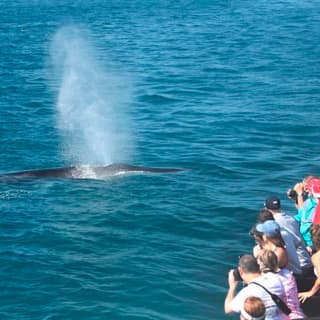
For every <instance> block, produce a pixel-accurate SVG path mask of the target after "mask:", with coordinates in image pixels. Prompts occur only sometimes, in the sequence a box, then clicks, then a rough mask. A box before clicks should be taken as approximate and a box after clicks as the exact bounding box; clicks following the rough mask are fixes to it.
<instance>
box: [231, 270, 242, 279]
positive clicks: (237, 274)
mask: <svg viewBox="0 0 320 320" xmlns="http://www.w3.org/2000/svg"><path fill="white" fill-rule="evenodd" d="M233 277H234V280H236V281H243V279H242V277H241V275H240V272H239V270H238V269H233Z"/></svg>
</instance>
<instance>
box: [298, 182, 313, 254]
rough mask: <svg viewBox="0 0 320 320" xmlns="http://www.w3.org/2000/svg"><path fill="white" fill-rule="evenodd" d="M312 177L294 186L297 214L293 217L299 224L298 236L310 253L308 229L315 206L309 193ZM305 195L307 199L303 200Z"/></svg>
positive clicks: (309, 233)
mask: <svg viewBox="0 0 320 320" xmlns="http://www.w3.org/2000/svg"><path fill="white" fill-rule="evenodd" d="M313 179H314V177H313V176H306V177H305V178H304V179H303V181H302V182H300V183H297V184H296V185H295V186H294V191H295V192H296V196H297V201H296V207H297V209H298V212H297V214H296V215H294V219H295V220H296V221H297V222H298V223H299V230H300V234H301V236H302V238H303V240H304V241H305V243H306V245H307V250H308V252H309V253H310V254H311V253H312V240H311V232H310V228H311V226H312V221H313V216H314V212H315V208H316V205H317V201H316V199H315V198H314V197H313V196H312V193H311V191H310V186H311V181H312V180H313ZM304 193H307V194H308V197H307V199H304V197H303V194H304Z"/></svg>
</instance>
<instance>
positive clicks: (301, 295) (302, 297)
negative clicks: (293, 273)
mask: <svg viewBox="0 0 320 320" xmlns="http://www.w3.org/2000/svg"><path fill="white" fill-rule="evenodd" d="M310 297H312V294H311V292H310V291H305V292H300V293H299V301H300V302H301V303H304V302H305V301H306V300H307V299H308V298H310Z"/></svg>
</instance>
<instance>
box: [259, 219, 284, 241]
mask: <svg viewBox="0 0 320 320" xmlns="http://www.w3.org/2000/svg"><path fill="white" fill-rule="evenodd" d="M256 229H257V231H259V232H262V233H264V234H265V235H266V236H268V237H275V236H277V235H279V234H280V226H279V225H278V223H277V222H275V221H274V220H267V221H265V222H263V223H258V224H257V225H256Z"/></svg>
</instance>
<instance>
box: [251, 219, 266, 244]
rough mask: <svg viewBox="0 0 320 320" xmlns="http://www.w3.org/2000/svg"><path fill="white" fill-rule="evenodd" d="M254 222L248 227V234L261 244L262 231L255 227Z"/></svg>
mask: <svg viewBox="0 0 320 320" xmlns="http://www.w3.org/2000/svg"><path fill="white" fill-rule="evenodd" d="M256 226H257V225H256V224H255V225H254V226H253V227H252V228H251V229H250V231H249V235H250V236H251V237H252V238H253V239H254V240H255V241H256V242H257V243H258V244H261V243H262V242H263V233H262V232H259V231H258V230H257V228H256Z"/></svg>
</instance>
